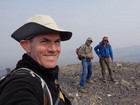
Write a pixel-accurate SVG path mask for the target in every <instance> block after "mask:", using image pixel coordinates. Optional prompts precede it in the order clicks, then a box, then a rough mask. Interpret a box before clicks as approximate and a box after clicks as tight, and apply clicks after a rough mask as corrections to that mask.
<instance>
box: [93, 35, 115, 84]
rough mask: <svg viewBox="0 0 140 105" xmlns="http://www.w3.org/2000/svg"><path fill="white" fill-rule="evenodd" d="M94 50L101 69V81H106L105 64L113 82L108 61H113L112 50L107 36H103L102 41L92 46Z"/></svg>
mask: <svg viewBox="0 0 140 105" xmlns="http://www.w3.org/2000/svg"><path fill="white" fill-rule="evenodd" d="M94 50H95V52H96V54H97V55H98V57H99V63H100V66H101V69H102V78H103V82H106V79H105V73H106V72H105V66H107V68H108V71H109V75H110V78H111V80H112V81H114V82H115V79H114V78H113V75H112V69H111V62H110V61H111V60H112V61H113V51H112V47H111V45H110V44H109V40H108V37H106V36H104V37H103V39H102V41H101V42H100V43H99V44H98V45H97V46H96V47H95V48H94ZM110 58H111V60H110Z"/></svg>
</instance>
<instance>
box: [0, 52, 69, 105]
mask: <svg viewBox="0 0 140 105" xmlns="http://www.w3.org/2000/svg"><path fill="white" fill-rule="evenodd" d="M23 67H24V68H28V69H30V70H33V71H34V72H35V73H37V74H38V75H39V76H41V77H42V79H44V81H45V82H46V83H47V85H48V88H49V90H50V92H51V95H52V99H53V103H55V102H56V100H57V98H58V94H59V90H60V87H59V84H56V82H55V81H56V80H57V79H58V72H59V68H58V66H56V67H55V68H53V69H46V68H44V67H42V66H41V65H39V64H38V63H37V62H36V61H34V60H33V59H32V58H31V57H30V56H28V55H27V54H24V55H23V58H22V59H21V60H20V61H19V62H18V63H17V66H16V68H15V70H16V69H18V68H23ZM43 98H44V97H43V90H42V87H41V82H40V80H39V79H36V78H32V77H31V76H29V75H19V74H18V75H16V74H14V75H12V76H9V77H7V78H6V79H5V80H4V82H3V83H2V84H1V85H0V105H43V102H44V99H43ZM64 99H65V102H64V101H63V100H62V99H60V101H59V105H71V104H70V101H69V100H68V99H67V98H66V97H65V96H64Z"/></svg>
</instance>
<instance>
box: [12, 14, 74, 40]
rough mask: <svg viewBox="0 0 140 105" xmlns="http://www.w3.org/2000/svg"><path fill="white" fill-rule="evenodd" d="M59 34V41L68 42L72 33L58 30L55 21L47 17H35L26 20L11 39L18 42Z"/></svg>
mask: <svg viewBox="0 0 140 105" xmlns="http://www.w3.org/2000/svg"><path fill="white" fill-rule="evenodd" d="M54 31H56V32H59V34H60V38H61V41H66V40H69V39H70V38H71V37H72V32H70V31H66V30H63V29H60V28H59V27H58V26H57V24H56V23H55V21H54V20H53V19H52V18H51V17H50V16H48V15H35V16H33V17H31V18H30V19H28V21H27V23H26V24H24V25H23V26H21V27H20V28H19V29H17V30H16V31H15V32H14V33H13V34H12V35H11V37H12V38H14V39H15V40H17V41H18V42H20V41H21V40H26V39H30V38H32V37H35V36H37V35H40V34H49V33H52V32H54Z"/></svg>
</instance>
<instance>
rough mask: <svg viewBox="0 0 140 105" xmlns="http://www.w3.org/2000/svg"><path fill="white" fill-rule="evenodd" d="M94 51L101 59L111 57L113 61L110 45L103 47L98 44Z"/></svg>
mask: <svg viewBox="0 0 140 105" xmlns="http://www.w3.org/2000/svg"><path fill="white" fill-rule="evenodd" d="M94 50H95V52H96V54H97V55H98V56H99V55H100V56H101V57H103V58H108V57H111V59H113V51H112V47H111V45H110V44H107V45H106V46H104V44H103V43H100V44H98V45H97V46H96V47H95V48H94Z"/></svg>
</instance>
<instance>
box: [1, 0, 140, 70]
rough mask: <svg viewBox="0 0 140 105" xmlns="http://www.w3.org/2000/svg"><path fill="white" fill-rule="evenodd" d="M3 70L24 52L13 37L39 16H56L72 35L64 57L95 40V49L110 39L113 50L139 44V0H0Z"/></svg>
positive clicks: (58, 22)
mask: <svg viewBox="0 0 140 105" xmlns="http://www.w3.org/2000/svg"><path fill="white" fill-rule="evenodd" d="M0 14H1V15H0V29H1V30H0V36H1V38H0V42H1V44H0V52H1V54H0V68H3V67H8V66H11V65H13V64H16V61H17V60H19V59H20V58H21V55H22V53H24V51H23V50H22V49H21V48H20V46H19V44H18V43H17V42H16V41H15V40H13V39H12V38H11V34H12V33H13V32H14V31H15V30H16V29H17V28H19V27H20V26H21V25H23V24H24V23H25V21H26V20H27V19H28V18H29V17H31V16H33V15H36V14H47V15H50V16H52V17H53V19H54V20H55V21H56V23H57V24H58V26H59V27H60V28H63V29H67V30H70V31H72V32H73V36H72V39H71V40H69V41H68V42H62V51H63V54H65V52H67V51H69V50H73V51H74V52H75V49H76V47H78V46H79V45H81V44H83V43H85V40H86V39H87V37H92V38H93V40H94V43H93V44H92V46H93V47H94V46H95V45H96V44H98V43H99V42H100V41H101V39H102V37H103V36H108V37H109V40H110V43H111V45H112V47H113V48H123V47H128V46H135V45H140V44H139V41H140V0H1V1H0Z"/></svg>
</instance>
